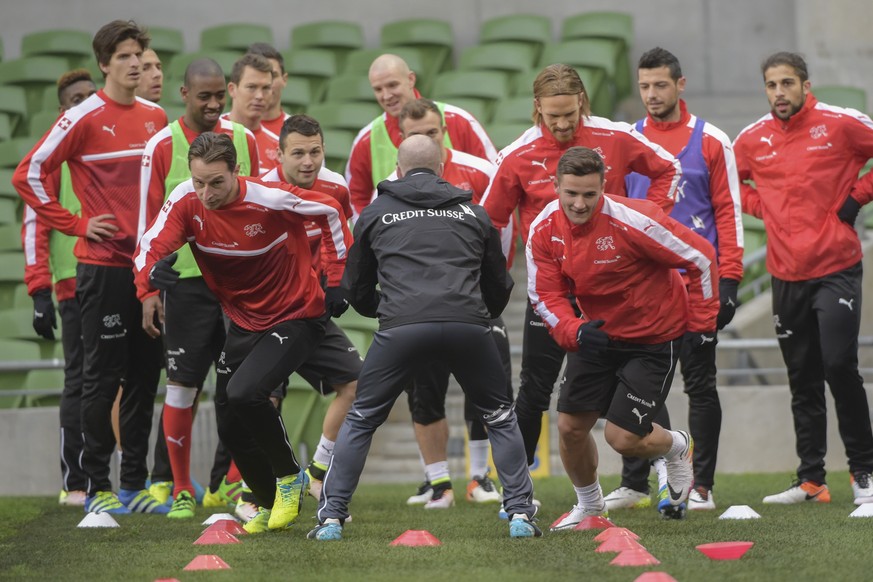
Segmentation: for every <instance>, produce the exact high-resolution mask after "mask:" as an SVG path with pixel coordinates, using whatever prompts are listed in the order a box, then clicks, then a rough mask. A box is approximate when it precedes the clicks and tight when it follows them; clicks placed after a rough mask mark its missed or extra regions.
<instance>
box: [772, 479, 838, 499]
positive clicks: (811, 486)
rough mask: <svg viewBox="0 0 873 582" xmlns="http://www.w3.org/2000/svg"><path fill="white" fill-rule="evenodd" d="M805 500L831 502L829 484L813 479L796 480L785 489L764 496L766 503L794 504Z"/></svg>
mask: <svg viewBox="0 0 873 582" xmlns="http://www.w3.org/2000/svg"><path fill="white" fill-rule="evenodd" d="M805 501H812V502H814V503H830V502H831V492H830V491H829V490H828V486H827V485H818V484H816V483H813V482H812V481H795V482H794V483H792V485H791V487H789V488H788V489H786V490H785V491H782V492H781V493H775V494H773V495H768V496H767V497H765V498H764V503H775V504H778V505H793V504H795V503H803V502H805Z"/></svg>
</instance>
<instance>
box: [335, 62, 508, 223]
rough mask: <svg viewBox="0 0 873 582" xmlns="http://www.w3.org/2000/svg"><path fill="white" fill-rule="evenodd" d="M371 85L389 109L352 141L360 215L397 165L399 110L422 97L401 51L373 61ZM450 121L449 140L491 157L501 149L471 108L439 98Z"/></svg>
mask: <svg viewBox="0 0 873 582" xmlns="http://www.w3.org/2000/svg"><path fill="white" fill-rule="evenodd" d="M369 77H370V86H372V87H373V94H374V95H375V97H376V101H377V102H378V103H379V106H380V107H381V108H382V110H383V111H384V113H382V115H380V116H379V117H377V118H376V119H374V120H373V121H371V122H370V123H369V124H367V126H366V127H364V128H363V129H362V130H361V131H360V132H359V133H358V136H357V137H356V138H355V141H354V143H353V144H352V153H351V155H350V157H349V163H348V166H346V181H347V182H348V183H349V193H350V194H351V199H352V208H353V209H354V211H355V215H356V216H357V215H358V214H360V212H361V211H362V210H363V209H364V208H365V207H366V206H367V204H369V203H370V198H371V197H372V195H373V190H374V189H375V187H376V185H377V184H378V183H379V182H381V181H382V180H384V179H385V178H387V177H388V176H389V175H390V174H391V172H393V171H394V166H395V164H396V163H397V147H398V146H399V145H400V142H401V141H402V139H403V138H402V136H401V135H400V124H399V122H398V118H397V117H398V115H400V110H401V109H403V106H404V105H406V104H407V103H409V102H410V101H412V100H414V99H419V98H421V93H419V92H418V89H416V88H415V82H416V77H415V73H414V72H413V71H411V70H410V69H409V65H408V64H406V61H404V60H403V59H401V58H400V57H398V56H397V55H392V54H384V55H381V56H380V57H378V58H377V59H376V60H375V61H373V64H372V65H370V73H369ZM437 105H438V106H439V108H440V111H441V112H442V115H443V117H444V118H445V122H446V129H447V131H446V135H445V138H444V139H445V145H446V147H450V148H452V149H454V150H458V151H461V152H466V153H468V154H471V155H474V156H476V157H479V158H485V159H488V160H491V161H492V162H494V161H496V160H497V150H496V149H494V145H493V144H492V143H491V139H490V138H489V137H488V134H486V133H485V130H484V129H482V126H481V125H480V124H479V122H478V121H476V118H475V117H473V116H472V115H471V114H470V113H469V112H467V111H465V110H463V109H461V108H460V107H455V106H454V105H449V104H446V103H440V102H437Z"/></svg>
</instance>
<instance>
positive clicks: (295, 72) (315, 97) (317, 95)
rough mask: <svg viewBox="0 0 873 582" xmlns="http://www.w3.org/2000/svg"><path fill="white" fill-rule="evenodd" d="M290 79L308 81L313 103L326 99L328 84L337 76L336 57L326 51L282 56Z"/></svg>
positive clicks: (290, 53) (294, 51) (316, 50)
mask: <svg viewBox="0 0 873 582" xmlns="http://www.w3.org/2000/svg"><path fill="white" fill-rule="evenodd" d="M282 56H283V57H284V59H285V71H287V73H288V77H289V78H297V79H306V80H308V81H309V88H310V91H311V95H312V102H313V103H318V102H319V101H322V100H323V99H324V93H325V91H326V90H327V82H328V81H329V80H330V78H331V77H334V76H335V75H336V74H337V67H336V55H334V54H333V53H332V52H331V51H329V50H326V49H301V50H292V51H288V52H285V53H283V54H282Z"/></svg>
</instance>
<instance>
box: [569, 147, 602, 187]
mask: <svg viewBox="0 0 873 582" xmlns="http://www.w3.org/2000/svg"><path fill="white" fill-rule="evenodd" d="M568 174H569V175H570V176H587V175H589V174H600V179H601V181H602V180H603V176H604V174H605V168H604V166H603V158H601V157H600V154H598V153H597V152H595V151H594V150H592V149H591V148H583V147H580V146H576V147H572V148H570V149H568V150H567V151H566V152H564V155H563V156H561V159H560V160H559V161H558V173H557V179H558V181H560V180H561V178H562V177H563V176H565V175H568Z"/></svg>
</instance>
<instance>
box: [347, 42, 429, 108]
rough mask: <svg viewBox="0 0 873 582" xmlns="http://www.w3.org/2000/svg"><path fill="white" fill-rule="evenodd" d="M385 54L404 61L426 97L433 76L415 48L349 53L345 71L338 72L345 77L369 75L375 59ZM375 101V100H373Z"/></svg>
mask: <svg viewBox="0 0 873 582" xmlns="http://www.w3.org/2000/svg"><path fill="white" fill-rule="evenodd" d="M386 53H390V54H394V55H397V56H398V57H400V58H401V59H403V60H404V61H406V64H407V65H409V69H410V70H411V71H413V72H414V73H415V76H416V82H415V86H416V87H417V88H418V90H419V91H421V93H422V95H425V96H427V94H428V93H429V91H430V87H431V80H432V79H433V75H430V74H429V72H428V70H427V68H426V67H425V60H424V57H423V56H422V53H421V51H420V50H419V49H417V48H411V47H399V46H398V47H391V48H373V49H357V50H354V51H352V52H350V53H349V55H348V57H347V58H346V66H345V69H343V70H342V71H340V72H341V73H343V74H346V75H354V74H362V75H369V74H370V65H372V64H373V61H375V60H376V58H377V57H379V56H381V55H384V54H386ZM374 99H375V98H374Z"/></svg>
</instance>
